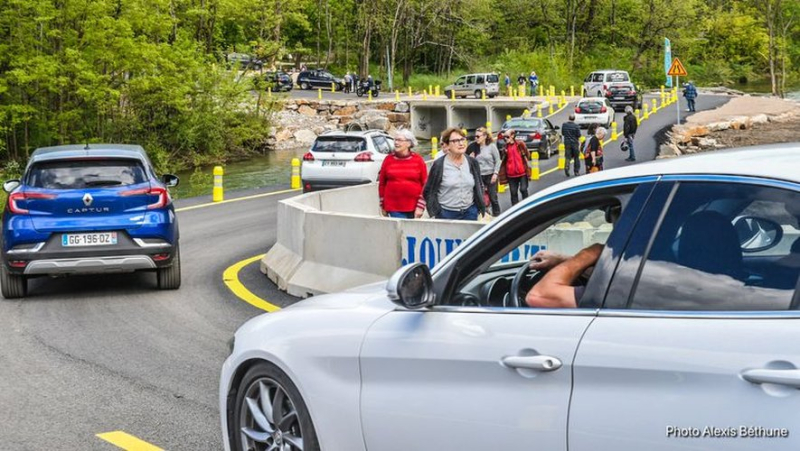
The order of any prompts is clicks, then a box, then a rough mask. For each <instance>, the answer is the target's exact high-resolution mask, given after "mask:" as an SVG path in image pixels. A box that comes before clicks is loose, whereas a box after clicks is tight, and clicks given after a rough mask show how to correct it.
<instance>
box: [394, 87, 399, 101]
mask: <svg viewBox="0 0 800 451" xmlns="http://www.w3.org/2000/svg"><path fill="white" fill-rule="evenodd" d="M394 101H395V102H399V101H400V91H398V90H396V89H395V90H394Z"/></svg>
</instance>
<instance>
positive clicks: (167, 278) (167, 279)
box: [156, 244, 181, 290]
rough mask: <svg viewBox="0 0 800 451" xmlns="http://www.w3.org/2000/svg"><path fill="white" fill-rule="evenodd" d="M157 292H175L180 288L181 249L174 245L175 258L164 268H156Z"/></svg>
mask: <svg viewBox="0 0 800 451" xmlns="http://www.w3.org/2000/svg"><path fill="white" fill-rule="evenodd" d="M156 277H157V279H158V289H159V290H177V289H178V288H180V287H181V248H180V245H179V244H176V245H175V256H173V257H172V264H171V265H170V266H168V267H166V268H158V270H157V275H156Z"/></svg>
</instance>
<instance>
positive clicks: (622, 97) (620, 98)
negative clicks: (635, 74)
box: [614, 96, 625, 100]
mask: <svg viewBox="0 0 800 451" xmlns="http://www.w3.org/2000/svg"><path fill="white" fill-rule="evenodd" d="M614 100H625V96H617V97H614Z"/></svg>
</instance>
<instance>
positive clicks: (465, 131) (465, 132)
mask: <svg viewBox="0 0 800 451" xmlns="http://www.w3.org/2000/svg"><path fill="white" fill-rule="evenodd" d="M461 131H462V132H463V133H464V136H467V129H466V128H462V129H461Z"/></svg>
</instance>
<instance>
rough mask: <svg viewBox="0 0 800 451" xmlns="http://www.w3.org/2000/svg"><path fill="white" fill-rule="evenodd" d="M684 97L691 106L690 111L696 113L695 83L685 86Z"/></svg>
mask: <svg viewBox="0 0 800 451" xmlns="http://www.w3.org/2000/svg"><path fill="white" fill-rule="evenodd" d="M683 96H684V97H686V103H688V104H689V109H688V111H692V112H693V111H695V109H694V99H696V98H697V88H695V87H694V83H692V82H691V81H690V82H689V83H686V84H685V85H684V86H683Z"/></svg>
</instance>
